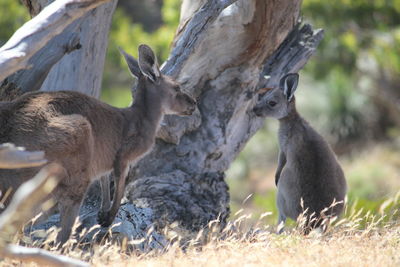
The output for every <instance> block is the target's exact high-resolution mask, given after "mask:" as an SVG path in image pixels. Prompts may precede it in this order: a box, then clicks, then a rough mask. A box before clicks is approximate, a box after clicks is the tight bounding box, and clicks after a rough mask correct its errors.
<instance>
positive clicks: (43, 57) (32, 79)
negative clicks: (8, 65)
mask: <svg viewBox="0 0 400 267" xmlns="http://www.w3.org/2000/svg"><path fill="white" fill-rule="evenodd" d="M74 28H76V25H75V23H74V25H70V26H69V27H67V29H65V31H64V32H63V33H61V34H59V35H58V36H56V37H55V38H54V39H52V40H51V41H49V42H48V43H47V44H46V45H45V46H44V47H43V48H42V49H40V50H39V51H38V52H37V53H36V54H35V55H34V56H32V57H31V58H30V59H29V61H28V65H30V66H32V67H31V68H29V69H22V70H19V71H17V72H16V73H14V74H12V75H10V76H9V77H7V78H6V79H5V80H4V81H3V82H2V83H1V84H0V101H10V100H13V99H15V98H16V97H18V96H20V95H22V94H24V93H26V92H32V91H38V90H40V88H41V87H42V85H43V82H44V80H45V79H46V77H47V75H48V74H49V72H50V70H51V68H52V67H53V65H54V64H55V63H57V62H58V61H59V60H60V59H61V58H62V57H63V56H64V55H66V54H69V53H70V52H72V51H74V50H76V49H79V48H80V47H81V44H80V43H79V36H78V34H77V33H76V32H74V31H73V30H74Z"/></svg>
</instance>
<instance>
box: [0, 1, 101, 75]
mask: <svg viewBox="0 0 400 267" xmlns="http://www.w3.org/2000/svg"><path fill="white" fill-rule="evenodd" d="M107 1H109V0H58V1H55V2H53V3H52V4H50V5H48V6H47V7H46V8H44V9H43V10H42V12H40V13H39V14H38V15H37V16H36V17H34V18H33V19H31V20H30V21H28V22H27V23H25V24H24V25H23V26H22V27H21V28H20V29H18V30H17V31H16V32H15V33H14V35H13V36H12V37H11V39H10V40H9V41H8V42H7V43H6V44H5V45H4V46H3V47H1V48H0V81H2V80H4V78H6V77H8V76H9V75H11V74H13V73H14V72H16V71H18V70H20V69H24V68H29V67H30V66H29V64H28V61H29V59H30V58H31V57H32V56H33V55H34V54H35V53H36V52H37V51H38V50H39V49H41V48H42V47H43V46H44V45H45V44H46V43H47V42H48V41H49V40H51V39H52V38H53V37H54V36H56V35H58V34H59V33H61V32H62V31H63V30H64V29H65V28H66V27H67V26H68V25H69V24H70V23H72V22H73V21H74V20H76V19H77V18H79V17H81V16H82V15H84V14H85V13H86V12H87V11H88V10H91V9H93V8H95V7H97V6H99V5H100V4H102V3H105V2H107Z"/></svg>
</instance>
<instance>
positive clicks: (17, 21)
mask: <svg viewBox="0 0 400 267" xmlns="http://www.w3.org/2000/svg"><path fill="white" fill-rule="evenodd" d="M0 12H1V15H0V46H2V45H3V44H4V43H6V42H7V40H8V39H9V38H10V37H11V36H12V34H13V33H14V32H15V31H16V30H17V29H18V28H19V27H21V25H22V24H24V23H25V22H26V21H27V20H29V13H28V11H27V10H26V8H25V7H24V6H23V5H21V4H20V3H19V2H18V1H15V0H0Z"/></svg>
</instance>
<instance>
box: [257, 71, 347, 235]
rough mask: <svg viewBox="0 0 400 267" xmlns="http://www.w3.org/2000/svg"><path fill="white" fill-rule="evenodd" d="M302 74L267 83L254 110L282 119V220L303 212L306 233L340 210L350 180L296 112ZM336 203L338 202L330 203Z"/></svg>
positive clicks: (278, 176)
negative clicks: (274, 85)
mask: <svg viewBox="0 0 400 267" xmlns="http://www.w3.org/2000/svg"><path fill="white" fill-rule="evenodd" d="M298 79H299V76H298V74H287V75H286V76H284V77H283V78H281V80H280V85H279V87H278V88H273V89H270V88H264V92H262V93H260V95H259V101H258V103H257V104H256V106H255V107H254V109H253V110H254V113H255V114H256V115H257V116H261V117H273V118H276V119H278V120H279V131H278V136H279V146H280V153H279V159H278V168H277V170H276V174H275V184H276V185H277V187H278V194H277V206H278V210H279V224H281V223H282V224H284V223H285V221H286V218H287V217H289V218H292V219H293V220H296V219H297V218H298V216H299V215H300V214H303V211H305V215H306V224H305V226H306V228H305V229H304V233H308V232H309V231H310V230H311V228H315V227H318V226H320V225H321V222H322V217H323V216H325V215H326V216H327V217H329V216H337V215H339V214H340V213H341V212H342V210H343V201H344V198H345V195H346V181H345V177H344V174H343V171H342V168H341V167H340V165H339V163H338V161H337V159H336V156H335V154H334V152H333V151H332V149H331V148H330V146H329V145H328V143H326V142H325V140H324V139H323V138H322V136H320V135H319V134H318V133H317V132H316V131H315V130H314V129H313V128H312V127H311V126H310V125H309V124H308V123H307V122H306V121H305V120H304V119H303V118H302V117H301V116H300V115H299V114H298V113H297V111H296V105H295V98H294V92H295V90H296V88H297V84H298ZM301 199H302V200H301ZM301 201H303V207H302V205H301ZM333 202H339V203H337V204H336V205H333V206H332V203H333ZM325 209H326V210H325ZM321 212H322V213H323V214H321Z"/></svg>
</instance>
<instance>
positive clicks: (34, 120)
mask: <svg viewBox="0 0 400 267" xmlns="http://www.w3.org/2000/svg"><path fill="white" fill-rule="evenodd" d="M138 50H139V60H138V61H137V60H136V59H134V58H133V57H132V56H131V55H129V54H127V53H126V52H124V51H123V50H122V49H121V53H122V54H123V56H124V58H125V60H126V62H127V63H128V67H129V70H130V72H131V74H132V75H133V76H135V77H137V78H138V83H137V88H136V90H135V94H134V101H133V103H132V105H131V106H130V107H128V108H122V109H120V108H115V107H112V106H110V105H108V104H106V103H103V102H101V101H99V100H97V99H95V98H93V97H90V96H87V95H84V94H82V93H79V92H73V91H57V92H34V93H28V94H25V95H22V96H21V97H19V98H17V99H15V100H14V101H11V102H1V103H0V143H14V144H15V145H17V146H24V147H25V148H26V149H27V150H30V151H35V150H42V151H44V152H45V156H46V158H47V160H48V162H49V163H51V162H57V163H59V164H60V165H61V166H62V168H63V174H62V177H61V179H60V183H59V185H58V186H57V187H56V189H55V190H54V192H53V193H52V196H53V197H54V199H55V200H56V201H58V209H59V211H60V221H61V223H60V224H61V231H60V232H59V233H58V235H57V239H56V242H57V243H60V244H63V243H65V242H66V241H67V240H68V239H69V236H70V234H71V229H72V226H73V224H74V221H75V218H76V216H77V214H78V211H79V208H80V205H81V202H82V199H83V198H84V196H85V194H86V191H87V188H88V186H89V185H90V184H91V183H92V182H93V181H94V180H97V179H99V178H100V177H101V176H104V175H106V174H108V173H110V172H111V171H113V172H114V177H115V190H114V196H113V203H112V205H102V210H101V211H100V212H99V216H98V220H99V223H100V224H102V225H103V226H109V225H110V224H111V223H112V222H113V220H114V218H115V216H116V213H117V211H118V209H119V206H120V202H121V198H122V197H123V193H124V187H125V180H126V177H127V174H128V170H129V166H130V165H132V164H135V163H136V162H137V161H138V160H139V159H140V158H142V157H143V156H144V155H145V154H146V153H147V152H149V151H150V150H151V148H152V147H153V145H154V142H155V136H156V132H157V129H158V128H159V125H160V122H161V120H162V119H163V116H164V115H165V114H177V115H191V114H192V112H193V111H194V110H195V108H196V102H195V100H194V99H193V98H191V97H190V96H189V95H188V94H185V93H183V92H182V90H181V88H180V85H179V83H177V82H176V81H174V80H173V79H172V78H171V77H168V76H165V75H163V74H161V72H160V69H159V66H158V63H157V58H156V57H155V55H154V53H153V51H152V50H151V48H150V47H148V46H146V45H140V46H139V49H138ZM37 172H38V169H37V168H30V169H23V170H0V190H2V191H3V192H4V191H5V190H7V189H8V188H12V189H13V190H15V189H16V188H17V187H18V186H19V185H21V184H22V183H23V182H24V181H26V180H27V179H29V178H31V177H33V175H34V174H36V173H37ZM107 190H109V189H105V188H103V189H102V192H103V194H105V197H106V198H107V197H108V196H107ZM108 195H109V192H108ZM108 198H109V197H108ZM103 202H104V201H103Z"/></svg>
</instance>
